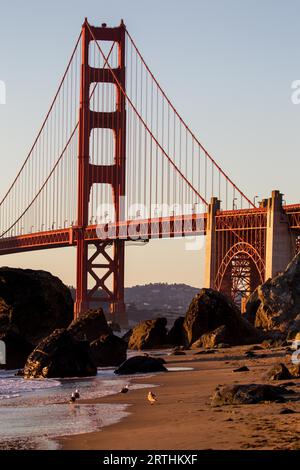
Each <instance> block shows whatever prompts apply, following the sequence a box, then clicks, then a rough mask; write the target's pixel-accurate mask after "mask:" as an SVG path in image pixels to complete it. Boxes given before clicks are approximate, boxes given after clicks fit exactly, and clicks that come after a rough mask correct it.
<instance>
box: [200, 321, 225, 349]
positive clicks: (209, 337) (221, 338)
mask: <svg viewBox="0 0 300 470" xmlns="http://www.w3.org/2000/svg"><path fill="white" fill-rule="evenodd" d="M230 338H231V332H230V331H228V328H227V327H226V326H225V325H222V326H219V327H218V328H216V329H215V330H213V331H211V332H209V333H204V335H202V336H201V338H200V341H201V346H202V347H203V348H207V349H210V348H217V347H218V345H220V344H227V343H228V341H227V339H230Z"/></svg>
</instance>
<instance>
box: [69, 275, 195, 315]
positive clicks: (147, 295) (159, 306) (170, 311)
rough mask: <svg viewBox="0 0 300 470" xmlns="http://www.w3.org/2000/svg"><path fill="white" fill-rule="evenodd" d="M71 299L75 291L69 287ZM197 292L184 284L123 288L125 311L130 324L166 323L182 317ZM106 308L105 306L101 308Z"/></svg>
mask: <svg viewBox="0 0 300 470" xmlns="http://www.w3.org/2000/svg"><path fill="white" fill-rule="evenodd" d="M69 288H70V290H71V293H72V296H73V298H74V297H75V289H74V287H72V286H69ZM198 292H199V289H198V288H197V287H191V286H188V285H186V284H167V283H155V284H152V283H151V284H145V285H137V286H133V287H126V288H125V303H126V307H127V308H126V310H127V314H128V317H129V320H130V323H132V322H133V323H136V322H138V321H141V320H145V319H150V318H155V317H158V316H164V317H166V318H167V319H168V323H170V324H171V323H172V322H173V321H174V318H176V317H178V316H184V315H185V313H186V310H187V308H188V306H189V304H190V302H191V300H192V298H193V297H194V296H195V295H196V294H197V293H198ZM103 307H104V309H106V308H107V306H106V305H104V306H103Z"/></svg>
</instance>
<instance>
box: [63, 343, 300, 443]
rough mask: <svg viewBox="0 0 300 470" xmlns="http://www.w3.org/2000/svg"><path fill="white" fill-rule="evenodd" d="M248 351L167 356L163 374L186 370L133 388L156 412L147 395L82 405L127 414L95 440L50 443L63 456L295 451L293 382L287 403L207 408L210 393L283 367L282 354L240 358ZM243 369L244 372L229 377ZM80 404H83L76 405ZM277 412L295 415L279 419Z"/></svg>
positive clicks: (298, 427) (285, 357) (298, 436)
mask: <svg viewBox="0 0 300 470" xmlns="http://www.w3.org/2000/svg"><path fill="white" fill-rule="evenodd" d="M249 349H251V347H249V346H248V347H234V348H228V349H223V350H218V351H216V352H215V353H214V354H212V353H211V354H195V353H196V352H197V351H195V350H189V351H186V354H185V355H182V356H181V355H180V356H173V355H171V356H167V357H166V361H167V366H168V367H191V368H193V370H186V371H178V372H176V371H170V372H167V373H159V374H154V375H152V376H151V378H150V377H147V378H145V377H136V378H134V379H133V380H132V382H135V383H151V384H153V386H154V387H155V393H156V394H157V396H158V402H157V403H156V404H154V405H150V404H149V403H148V402H147V400H146V395H147V392H148V389H139V390H130V391H129V392H128V393H127V394H117V395H113V396H108V397H103V398H101V399H97V400H92V401H89V402H94V403H115V404H127V405H128V411H129V412H130V414H129V416H128V417H126V418H124V419H123V420H121V421H120V422H118V423H116V424H113V425H111V426H107V427H105V428H103V429H102V430H101V431H99V432H91V433H88V434H81V435H75V436H74V435H73V436H71V437H67V436H66V437H63V438H59V439H57V441H58V443H59V445H60V447H61V448H62V449H68V450H70V449H73V450H74V449H83V450H84V449H92V450H93V449H95V450H96V449H104V450H116V449H120V450H135V449H146V450H147V449H153V450H166V449H176V450H177V449H178V450H179V449H197V450H202V449H203V450H205V449H206V450H208V449H224V450H226V449H234V450H238V449H240V450H241V449H255V450H257V449H261V450H263V449H266V450H267V449H278V450H279V449H280V450H285V449H299V448H300V423H299V414H298V413H299V412H300V401H299V392H300V379H293V381H292V382H293V384H294V385H291V386H290V388H291V389H292V390H294V391H295V392H296V393H295V394H293V395H291V398H290V399H289V401H288V402H287V403H262V404H256V405H234V406H233V405H229V406H222V407H212V406H211V405H210V396H211V395H212V393H213V391H214V390H215V388H216V386H217V385H225V384H233V383H265V380H264V379H263V375H264V373H265V372H266V371H267V370H268V368H270V367H271V366H272V365H273V364H275V363H278V362H280V361H281V362H287V364H288V363H289V362H290V353H286V351H285V348H276V349H271V350H257V351H254V354H255V357H253V358H248V357H246V356H245V352H246V351H247V350H249ZM242 365H246V366H247V367H248V368H249V371H247V372H233V369H235V368H237V367H240V366H242ZM287 382H288V381H280V382H273V384H276V385H278V384H284V383H287ZM289 382H291V381H289ZM153 391H154V388H153ZM87 402H88V401H84V400H82V403H87ZM284 408H289V409H290V410H292V411H294V413H290V414H280V412H281V411H282V410H283V409H284Z"/></svg>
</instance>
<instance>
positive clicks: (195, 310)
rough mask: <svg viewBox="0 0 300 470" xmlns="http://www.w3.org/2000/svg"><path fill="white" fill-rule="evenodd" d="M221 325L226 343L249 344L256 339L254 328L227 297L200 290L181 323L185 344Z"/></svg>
mask: <svg viewBox="0 0 300 470" xmlns="http://www.w3.org/2000/svg"><path fill="white" fill-rule="evenodd" d="M221 326H222V327H226V332H227V334H226V343H227V344H230V345H239V344H251V343H255V342H258V341H259V340H260V335H259V333H258V331H257V330H256V329H255V328H254V327H253V326H252V325H251V324H250V323H249V322H248V321H247V320H245V319H244V318H243V317H242V316H241V313H240V311H239V310H238V308H237V307H236V305H235V304H234V303H233V302H232V301H231V300H229V299H228V298H227V297H226V296H225V295H223V294H222V293H220V292H217V291H215V290H213V289H201V290H200V292H199V294H197V295H196V296H195V297H194V298H193V300H192V302H191V304H190V306H189V308H188V311H187V313H186V316H185V320H184V324H183V327H184V330H185V333H186V337H187V339H188V342H189V344H190V345H191V344H193V343H194V342H195V341H196V340H198V339H199V338H201V336H202V335H203V334H206V333H209V332H213V331H214V330H216V329H217V328H219V327H221Z"/></svg>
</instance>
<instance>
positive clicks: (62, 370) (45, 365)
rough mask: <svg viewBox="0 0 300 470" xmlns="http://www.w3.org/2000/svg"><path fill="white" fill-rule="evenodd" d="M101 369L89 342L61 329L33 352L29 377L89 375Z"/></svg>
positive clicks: (29, 363) (27, 370)
mask: <svg viewBox="0 0 300 470" xmlns="http://www.w3.org/2000/svg"><path fill="white" fill-rule="evenodd" d="M96 373H97V368H96V366H95V364H94V363H93V361H92V359H91V357H90V354H89V343H88V342H86V341H78V340H77V339H76V338H74V337H73V336H72V334H71V333H70V332H69V331H68V330H66V329H57V330H54V331H53V333H52V334H51V335H50V336H48V337H47V338H45V339H44V340H42V341H41V343H40V344H39V345H38V346H37V347H36V348H35V349H34V350H33V351H32V353H31V354H30V355H29V357H28V359H27V362H26V364H25V367H24V377H25V378H43V377H48V378H50V377H86V376H91V375H96Z"/></svg>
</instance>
